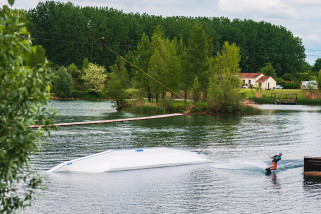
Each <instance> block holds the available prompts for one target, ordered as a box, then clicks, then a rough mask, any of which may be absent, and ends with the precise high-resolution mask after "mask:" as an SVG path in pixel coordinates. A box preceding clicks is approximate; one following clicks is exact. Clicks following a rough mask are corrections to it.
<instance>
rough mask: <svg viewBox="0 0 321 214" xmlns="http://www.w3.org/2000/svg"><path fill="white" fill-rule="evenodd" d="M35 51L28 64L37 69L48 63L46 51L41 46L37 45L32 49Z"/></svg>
mask: <svg viewBox="0 0 321 214" xmlns="http://www.w3.org/2000/svg"><path fill="white" fill-rule="evenodd" d="M32 48H33V49H34V50H33V52H32V54H30V56H29V58H28V60H27V64H28V65H29V66H30V67H35V66H37V65H39V66H41V65H43V64H44V63H45V61H46V54H45V49H43V47H42V46H41V45H37V46H34V47H32Z"/></svg>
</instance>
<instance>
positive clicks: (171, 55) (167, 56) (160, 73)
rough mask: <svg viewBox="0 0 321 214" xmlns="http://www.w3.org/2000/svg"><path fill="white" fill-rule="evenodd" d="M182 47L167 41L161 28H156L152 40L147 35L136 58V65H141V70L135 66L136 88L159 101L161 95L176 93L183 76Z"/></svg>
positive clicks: (173, 41) (135, 53) (139, 47)
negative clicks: (167, 92) (168, 92)
mask: <svg viewBox="0 0 321 214" xmlns="http://www.w3.org/2000/svg"><path fill="white" fill-rule="evenodd" d="M181 45H182V43H178V42H177V39H176V38H174V39H173V40H169V39H168V38H165V36H164V32H163V30H162V28H161V27H159V26H157V27H156V28H155V30H154V33H153V36H152V38H151V41H150V40H149V37H148V36H146V35H145V34H144V35H143V37H142V40H141V42H140V43H139V46H138V47H137V51H135V52H134V55H135V57H133V58H134V62H135V64H136V65H140V66H141V67H140V68H141V70H139V69H137V68H136V67H134V69H135V75H134V86H135V87H136V88H139V89H141V90H143V91H145V92H147V93H149V94H150V95H149V96H151V95H154V96H156V102H157V101H158V96H159V94H161V93H165V92H166V91H171V92H173V91H177V90H178V89H179V83H180V74H181V62H180V53H181V51H182V50H181V48H180V47H181ZM138 67H139V66H138ZM149 101H150V99H149Z"/></svg>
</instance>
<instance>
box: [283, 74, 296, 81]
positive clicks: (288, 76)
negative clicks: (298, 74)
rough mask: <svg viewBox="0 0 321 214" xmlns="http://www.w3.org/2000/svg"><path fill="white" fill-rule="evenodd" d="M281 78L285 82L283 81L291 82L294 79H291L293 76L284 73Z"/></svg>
mask: <svg viewBox="0 0 321 214" xmlns="http://www.w3.org/2000/svg"><path fill="white" fill-rule="evenodd" d="M282 78H283V79H284V80H285V81H293V80H294V78H293V75H292V74H290V73H286V74H284V75H283V76H282Z"/></svg>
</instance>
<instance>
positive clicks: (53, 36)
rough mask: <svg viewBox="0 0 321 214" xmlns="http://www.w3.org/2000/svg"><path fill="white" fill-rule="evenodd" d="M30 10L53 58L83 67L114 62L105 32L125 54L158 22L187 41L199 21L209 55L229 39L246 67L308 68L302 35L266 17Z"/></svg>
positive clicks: (45, 5) (56, 7)
mask: <svg viewBox="0 0 321 214" xmlns="http://www.w3.org/2000/svg"><path fill="white" fill-rule="evenodd" d="M28 16H29V20H30V25H29V26H28V29H29V31H30V32H31V34H32V35H33V38H34V44H36V45H42V46H43V47H44V48H45V49H46V53H47V55H48V58H49V59H50V61H51V62H53V63H55V64H58V65H65V66H67V65H69V64H71V63H75V64H76V66H78V67H80V66H81V64H82V60H83V59H84V58H88V59H89V61H91V62H93V63H96V64H99V65H103V66H105V67H106V68H109V66H111V65H113V64H114V63H115V62H116V60H117V57H116V55H115V54H113V53H111V52H110V51H107V50H106V49H104V48H103V47H102V46H101V38H102V37H104V38H105V43H106V45H107V47H109V48H111V49H112V50H114V51H115V52H116V53H117V54H119V55H121V56H125V55H126V54H127V53H128V52H130V51H135V50H136V49H137V48H138V46H139V42H140V41H141V38H142V35H143V34H145V35H146V36H148V37H152V34H153V32H154V29H155V28H156V26H158V25H160V26H161V27H162V29H163V30H164V34H165V35H166V36H167V37H168V38H169V39H173V38H174V37H175V38H177V40H178V41H180V40H182V41H183V43H184V44H187V41H188V39H189V36H190V31H191V29H192V27H193V26H194V25H195V24H198V25H199V26H202V28H203V30H204V32H205V33H206V35H207V36H208V37H210V38H211V41H209V43H210V44H208V45H209V46H208V47H209V49H208V55H209V56H214V55H215V54H216V53H217V52H218V51H220V49H221V47H222V45H223V44H224V42H225V41H228V42H229V43H230V44H232V43H235V44H236V45H237V46H238V47H239V48H240V55H241V61H240V68H241V70H242V72H258V71H259V69H260V68H262V67H264V66H265V65H266V64H267V63H271V64H272V65H273V67H274V68H275V70H276V73H277V76H278V77H283V76H284V75H285V77H287V76H289V75H292V76H293V75H294V74H296V73H302V72H304V71H306V69H307V68H306V66H307V63H306V62H305V49H304V46H303V44H302V41H301V39H300V38H298V37H295V36H294V35H293V34H292V33H291V32H290V31H289V30H287V29H286V28H284V27H282V26H276V25H272V24H270V23H267V22H264V21H261V22H255V21H253V20H240V19H234V20H230V19H228V18H225V17H221V18H216V17H213V18H206V17H182V16H174V17H162V16H153V15H147V14H137V13H135V14H134V13H129V14H126V13H123V12H122V11H119V10H115V9H112V8H107V7H100V8H98V7H79V6H75V5H73V4H72V3H60V2H54V1H46V2H40V3H39V4H38V5H37V7H36V8H34V9H31V10H29V11H28ZM178 48H179V47H178ZM109 71H110V70H109ZM200 84H203V82H202V80H200Z"/></svg>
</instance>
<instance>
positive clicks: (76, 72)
mask: <svg viewBox="0 0 321 214" xmlns="http://www.w3.org/2000/svg"><path fill="white" fill-rule="evenodd" d="M67 71H68V73H69V74H71V76H72V77H73V78H77V77H78V76H79V74H80V70H78V68H77V66H76V65H75V64H74V63H72V64H70V65H69V66H68V68H67Z"/></svg>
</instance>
